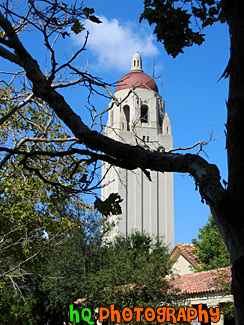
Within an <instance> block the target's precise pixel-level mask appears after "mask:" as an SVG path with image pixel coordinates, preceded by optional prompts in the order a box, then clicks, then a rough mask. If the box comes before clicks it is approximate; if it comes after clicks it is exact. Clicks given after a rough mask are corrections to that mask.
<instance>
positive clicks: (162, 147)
mask: <svg viewBox="0 0 244 325" xmlns="http://www.w3.org/2000/svg"><path fill="white" fill-rule="evenodd" d="M114 95H115V97H116V98H117V100H118V102H117V105H116V104H113V105H112V103H111V106H110V107H111V109H110V110H109V117H108V121H107V124H106V128H105V135H106V136H108V137H110V138H113V139H115V140H117V141H121V142H124V143H128V144H131V145H141V146H143V147H145V148H147V149H148V150H153V151H155V150H157V151H169V150H171V149H172V147H173V139H172V135H171V125H170V121H169V118H168V115H167V113H165V103H164V101H163V100H162V98H161V96H160V95H159V93H158V87H157V85H156V83H155V81H154V80H153V79H152V78H151V77H150V76H149V75H147V74H145V73H144V72H143V70H142V60H141V57H140V54H139V53H138V52H136V53H135V54H134V56H133V58H132V66H131V71H130V72H129V73H128V74H126V75H125V76H124V77H122V78H121V79H120V81H119V82H118V84H117V87H116V90H115V94H114ZM151 179H152V181H149V180H148V178H147V177H146V176H145V174H144V173H143V172H142V171H141V170H139V169H137V170H135V171H127V170H124V169H122V168H118V167H111V166H110V165H109V164H108V163H104V164H103V167H102V185H103V187H102V199H105V198H107V197H108V196H109V194H110V193H118V194H119V195H120V196H121V198H122V199H123V202H122V204H121V206H122V215H121V216H112V217H111V218H112V220H114V221H115V222H116V221H117V224H116V226H115V228H114V229H113V231H112V232H111V239H112V238H113V237H114V236H115V235H117V234H119V233H121V234H124V235H126V236H127V235H128V234H130V233H131V232H132V231H133V230H138V231H140V232H141V233H143V232H146V233H148V234H150V235H151V236H155V237H161V236H163V237H164V240H165V243H166V244H168V245H169V247H170V248H173V246H174V195H173V191H174V189H173V173H159V172H155V171H152V172H151Z"/></svg>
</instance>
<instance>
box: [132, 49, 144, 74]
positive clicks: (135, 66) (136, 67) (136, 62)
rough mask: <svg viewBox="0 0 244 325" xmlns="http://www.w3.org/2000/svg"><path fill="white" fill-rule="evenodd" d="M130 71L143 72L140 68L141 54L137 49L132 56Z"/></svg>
mask: <svg viewBox="0 0 244 325" xmlns="http://www.w3.org/2000/svg"><path fill="white" fill-rule="evenodd" d="M130 72H143V70H142V60H141V56H140V54H139V53H138V51H136V53H135V54H134V55H133V57H132V62H131V70H130Z"/></svg>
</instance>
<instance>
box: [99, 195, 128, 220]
mask: <svg viewBox="0 0 244 325" xmlns="http://www.w3.org/2000/svg"><path fill="white" fill-rule="evenodd" d="M122 201H123V199H121V197H120V195H119V194H118V193H111V194H110V195H109V197H108V198H107V199H105V200H104V201H102V200H101V199H99V198H97V199H96V201H95V203H94V207H95V208H96V209H97V210H98V211H99V212H100V213H101V214H102V215H104V216H106V217H108V216H109V215H115V216H117V215H119V214H121V213H122V210H121V206H120V203H121V202H122Z"/></svg>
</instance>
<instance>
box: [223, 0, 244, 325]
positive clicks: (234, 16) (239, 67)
mask: <svg viewBox="0 0 244 325" xmlns="http://www.w3.org/2000/svg"><path fill="white" fill-rule="evenodd" d="M224 6H225V7H224V9H225V11H226V15H227V22H228V25H229V27H230V38H231V55H230V61H229V66H228V73H229V77H230V88H229V98H228V104H227V109H228V119H227V125H226V127H227V143H226V147H227V151H228V171H229V177H228V189H227V197H228V200H227V202H226V204H227V206H228V208H227V209H226V210H225V216H224V218H225V220H226V222H227V224H228V227H226V229H225V232H226V244H227V246H228V249H229V252H230V257H231V262H232V293H233V295H234V301H235V318H236V324H239V325H240V324H244V205H243V200H244V166H243V157H244V1H243V0H232V1H230V0H225V1H224ZM227 214H228V215H227ZM227 230H228V233H227Z"/></svg>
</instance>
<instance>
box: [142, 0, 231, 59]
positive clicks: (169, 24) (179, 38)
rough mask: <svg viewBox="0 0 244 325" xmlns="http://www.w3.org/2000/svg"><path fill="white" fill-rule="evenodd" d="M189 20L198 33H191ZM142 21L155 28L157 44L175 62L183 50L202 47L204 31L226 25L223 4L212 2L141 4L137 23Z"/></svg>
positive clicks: (189, 0)
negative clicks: (219, 24) (162, 47)
mask: <svg viewBox="0 0 244 325" xmlns="http://www.w3.org/2000/svg"><path fill="white" fill-rule="evenodd" d="M192 18H195V20H196V25H197V29H198V30H193V28H192ZM143 19H146V20H147V21H148V22H149V24H150V25H155V29H154V34H156V36H157V40H158V41H159V42H163V44H164V47H165V49H166V51H167V53H168V54H170V55H172V56H173V57H174V58H175V57H176V56H177V55H178V54H179V53H183V48H184V47H189V46H192V45H193V44H197V45H201V44H202V43H203V41H204V34H202V33H201V30H202V29H203V28H204V27H206V26H208V25H212V24H213V23H214V22H216V21H220V22H224V21H225V17H224V14H223V10H222V1H215V0H201V1H193V0H160V1H158V0H144V12H143V13H142V14H141V17H140V22H141V21H142V20H143Z"/></svg>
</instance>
